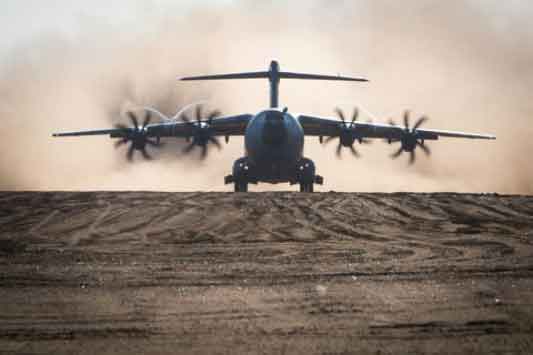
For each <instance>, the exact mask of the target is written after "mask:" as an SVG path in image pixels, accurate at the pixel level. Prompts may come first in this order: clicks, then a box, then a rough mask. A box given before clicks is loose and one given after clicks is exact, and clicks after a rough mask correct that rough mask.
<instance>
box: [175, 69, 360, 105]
mask: <svg viewBox="0 0 533 355" xmlns="http://www.w3.org/2000/svg"><path fill="white" fill-rule="evenodd" d="M258 78H266V79H268V80H269V81H270V107H271V108H275V107H278V99H279V81H280V79H307V80H332V81H358V82H366V81H368V80H367V79H365V78H352V77H347V76H340V75H337V76H335V75H319V74H305V73H292V72H284V71H280V70H279V64H278V62H277V61H275V60H273V61H272V62H271V63H270V68H269V70H268V71H259V72H248V73H234V74H221V75H203V76H189V77H185V78H181V79H180V80H185V81H193V80H225V79H258Z"/></svg>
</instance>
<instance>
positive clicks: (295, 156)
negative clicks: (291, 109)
mask: <svg viewBox="0 0 533 355" xmlns="http://www.w3.org/2000/svg"><path fill="white" fill-rule="evenodd" d="M244 143H245V149H246V158H247V159H248V163H249V165H250V169H252V170H253V175H254V176H255V177H257V181H261V182H270V183H278V182H287V181H292V180H294V177H295V173H296V170H297V169H298V164H300V163H301V161H302V158H303V148H304V131H303V129H302V126H301V125H300V123H299V122H298V120H297V119H296V118H295V117H294V116H292V115H291V114H289V113H288V112H286V110H284V111H280V110H278V109H267V110H264V111H261V112H259V113H258V114H257V115H255V116H254V117H253V118H252V119H251V120H250V122H249V123H248V126H247V128H246V132H245V135H244Z"/></svg>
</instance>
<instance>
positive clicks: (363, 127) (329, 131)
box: [298, 115, 496, 140]
mask: <svg viewBox="0 0 533 355" xmlns="http://www.w3.org/2000/svg"><path fill="white" fill-rule="evenodd" d="M298 120H299V122H300V124H301V125H302V128H303V130H304V133H305V135H306V136H323V137H331V136H339V135H340V133H341V130H342V128H343V123H342V121H339V120H338V119H333V118H328V117H317V116H308V115H299V116H298ZM347 124H348V126H350V122H348V123H347ZM351 131H352V134H353V136H354V138H356V139H360V138H361V139H362V138H382V139H390V140H399V139H401V137H402V134H403V133H404V127H402V126H396V125H392V124H382V123H364V122H358V121H356V122H354V123H353V125H352V126H351ZM416 133H417V136H418V138H419V139H422V140H437V139H439V137H453V138H470V139H496V137H495V136H493V135H490V134H477V133H465V132H454V131H443V130H433V129H422V128H418V129H417V130H416Z"/></svg>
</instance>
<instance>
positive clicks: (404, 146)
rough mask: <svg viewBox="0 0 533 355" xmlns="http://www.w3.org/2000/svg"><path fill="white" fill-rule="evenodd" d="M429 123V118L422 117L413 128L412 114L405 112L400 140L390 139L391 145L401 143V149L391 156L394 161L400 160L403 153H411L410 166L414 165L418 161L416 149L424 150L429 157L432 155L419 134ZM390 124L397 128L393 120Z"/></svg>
mask: <svg viewBox="0 0 533 355" xmlns="http://www.w3.org/2000/svg"><path fill="white" fill-rule="evenodd" d="M427 121H428V118H427V117H426V116H422V117H420V118H419V119H418V120H417V121H416V122H415V124H414V125H413V127H412V128H411V125H410V112H409V111H407V110H406V111H405V112H404V114H403V125H404V128H403V130H402V131H401V134H400V138H397V139H389V140H388V142H389V143H396V142H400V143H401V146H400V148H399V149H398V150H397V151H396V152H394V153H393V154H392V155H391V158H392V159H396V158H398V157H399V156H400V155H402V154H403V152H408V153H409V164H413V163H414V162H415V161H416V153H415V150H416V148H420V149H422V151H423V152H424V153H425V154H426V155H427V156H430V155H431V150H430V149H429V147H428V146H427V145H425V144H424V139H422V138H420V135H419V134H418V129H419V128H420V126H422V125H423V124H424V123H425V122H427ZM389 124H390V125H392V126H396V123H395V122H394V121H393V120H392V119H391V120H389Z"/></svg>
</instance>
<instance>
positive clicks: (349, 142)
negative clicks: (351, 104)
mask: <svg viewBox="0 0 533 355" xmlns="http://www.w3.org/2000/svg"><path fill="white" fill-rule="evenodd" d="M335 113H336V114H337V116H339V118H340V119H341V124H340V127H339V128H340V132H339V135H338V136H329V137H328V138H326V139H325V140H324V143H325V144H328V143H329V142H331V141H332V140H334V139H336V138H338V139H339V142H338V144H337V149H336V150H335V154H336V155H337V157H338V158H340V157H341V155H342V147H347V148H349V149H350V152H351V153H352V155H353V156H354V157H356V158H359V157H360V156H361V155H360V154H359V152H358V151H357V150H356V149H355V148H354V146H353V144H354V143H355V140H356V136H354V134H353V133H354V130H355V122H356V121H357V118H358V117H359V110H358V109H357V107H356V108H354V110H353V114H352V118H351V121H347V120H346V116H345V115H344V112H343V111H342V110H341V109H340V108H338V107H337V108H335ZM357 141H358V142H359V143H360V144H369V143H370V140H368V139H365V138H362V137H361V138H357Z"/></svg>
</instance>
